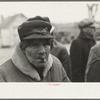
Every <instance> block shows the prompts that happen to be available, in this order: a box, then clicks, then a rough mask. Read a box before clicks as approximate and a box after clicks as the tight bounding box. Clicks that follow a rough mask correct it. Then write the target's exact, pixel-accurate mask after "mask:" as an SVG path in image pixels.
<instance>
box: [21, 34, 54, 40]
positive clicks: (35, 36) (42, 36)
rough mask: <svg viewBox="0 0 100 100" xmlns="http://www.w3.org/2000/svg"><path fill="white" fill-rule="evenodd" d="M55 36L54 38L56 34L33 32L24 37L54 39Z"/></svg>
mask: <svg viewBox="0 0 100 100" xmlns="http://www.w3.org/2000/svg"><path fill="white" fill-rule="evenodd" d="M53 38H54V36H52V35H50V34H46V35H41V34H32V35H29V36H27V37H24V38H23V39H53Z"/></svg>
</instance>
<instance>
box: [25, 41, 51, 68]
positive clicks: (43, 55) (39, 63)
mask: <svg viewBox="0 0 100 100" xmlns="http://www.w3.org/2000/svg"><path fill="white" fill-rule="evenodd" d="M24 52H25V55H26V57H27V59H28V60H29V62H30V63H31V64H33V65H34V66H35V67H44V66H45V64H46V62H47V61H48V56H49V53H50V40H46V39H36V40H33V42H32V43H31V44H30V46H28V47H26V48H25V50H24Z"/></svg>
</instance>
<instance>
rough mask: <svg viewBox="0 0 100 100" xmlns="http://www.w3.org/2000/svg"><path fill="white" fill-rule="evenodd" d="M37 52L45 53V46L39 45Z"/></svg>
mask: <svg viewBox="0 0 100 100" xmlns="http://www.w3.org/2000/svg"><path fill="white" fill-rule="evenodd" d="M38 53H39V54H41V55H43V54H44V53H45V48H44V46H43V45H41V46H40V47H39V51H38Z"/></svg>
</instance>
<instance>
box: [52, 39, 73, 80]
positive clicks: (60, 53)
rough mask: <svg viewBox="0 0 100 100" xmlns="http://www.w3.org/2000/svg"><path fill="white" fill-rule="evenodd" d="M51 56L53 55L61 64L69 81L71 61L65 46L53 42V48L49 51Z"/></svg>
mask: <svg viewBox="0 0 100 100" xmlns="http://www.w3.org/2000/svg"><path fill="white" fill-rule="evenodd" d="M51 54H53V55H54V56H56V57H57V58H58V59H59V60H60V61H61V63H62V65H63V67H64V69H65V71H66V73H67V75H68V77H69V78H70V80H71V75H72V72H71V61H70V57H69V55H68V51H67V49H66V47H65V46H63V45H62V44H61V43H59V42H58V41H56V40H55V41H54V46H53V48H52V50H51Z"/></svg>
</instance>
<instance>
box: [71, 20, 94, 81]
mask: <svg viewBox="0 0 100 100" xmlns="http://www.w3.org/2000/svg"><path fill="white" fill-rule="evenodd" d="M79 28H80V34H79V36H78V37H77V38H76V39H75V40H73V42H72V44H71V47H70V57H71V65H72V81H73V82H84V74H85V69H86V65H87V60H88V55H89V52H90V48H91V47H92V46H94V45H95V44H96V42H95V40H94V33H95V29H96V27H95V20H94V19H88V18H87V19H84V20H82V21H81V22H80V23H79Z"/></svg>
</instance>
